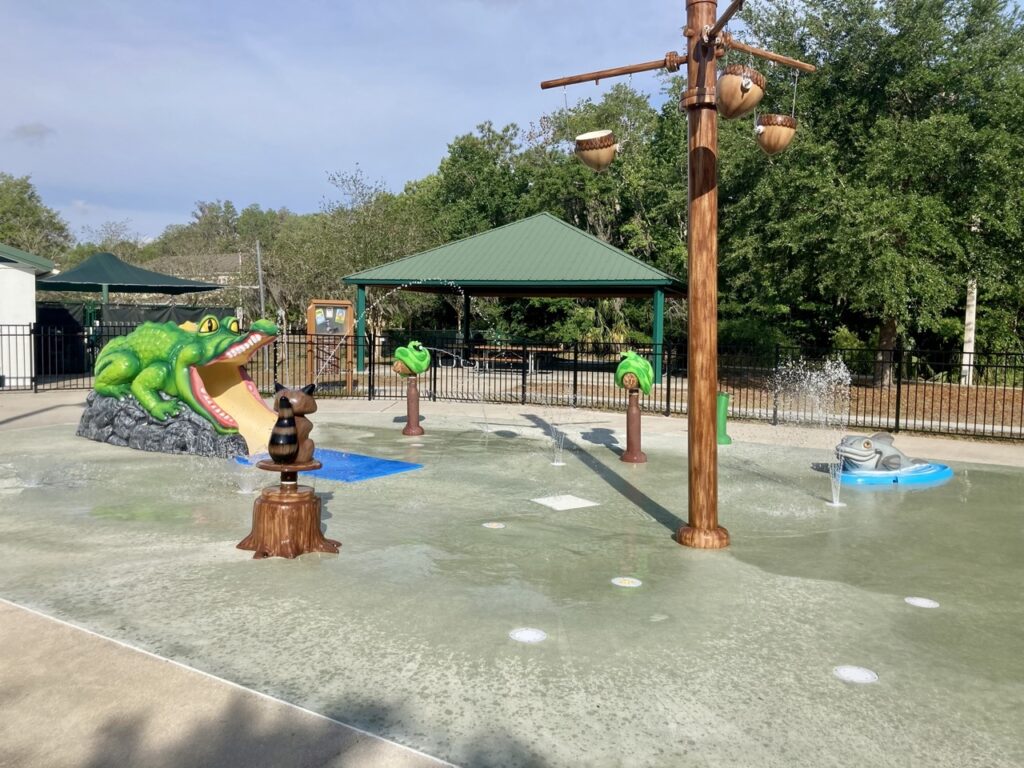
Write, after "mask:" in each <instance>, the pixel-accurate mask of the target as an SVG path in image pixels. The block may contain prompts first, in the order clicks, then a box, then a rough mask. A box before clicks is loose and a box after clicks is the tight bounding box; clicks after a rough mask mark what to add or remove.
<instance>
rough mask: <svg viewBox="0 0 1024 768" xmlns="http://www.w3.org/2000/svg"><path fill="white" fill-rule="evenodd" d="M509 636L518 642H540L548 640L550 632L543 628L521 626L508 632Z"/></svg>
mask: <svg viewBox="0 0 1024 768" xmlns="http://www.w3.org/2000/svg"><path fill="white" fill-rule="evenodd" d="M508 636H509V637H511V638H512V639H513V640H515V641H516V642H517V643H540V642H543V641H544V640H547V637H548V633H547V632H545V631H544V630H543V629H534V628H533V627H520V628H519V629H513V630H512V631H511V632H509V633H508Z"/></svg>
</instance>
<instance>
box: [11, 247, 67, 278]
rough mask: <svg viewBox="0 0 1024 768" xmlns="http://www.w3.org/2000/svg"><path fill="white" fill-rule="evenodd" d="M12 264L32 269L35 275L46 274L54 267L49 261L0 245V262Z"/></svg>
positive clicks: (18, 249)
mask: <svg viewBox="0 0 1024 768" xmlns="http://www.w3.org/2000/svg"><path fill="white" fill-rule="evenodd" d="M2 261H7V262H12V261H13V262H14V263H15V264H23V265H24V266H26V267H32V269H34V270H35V271H36V273H37V274H46V273H49V272H52V271H53V268H54V267H55V266H56V265H55V264H54V263H53V262H52V261H50V260H49V259H44V258H43V257H42V256H36V255H35V254H34V253H29V252H28V251H23V250H21V249H20V248H15V247H14V246H11V245H4V244H3V243H0V262H2Z"/></svg>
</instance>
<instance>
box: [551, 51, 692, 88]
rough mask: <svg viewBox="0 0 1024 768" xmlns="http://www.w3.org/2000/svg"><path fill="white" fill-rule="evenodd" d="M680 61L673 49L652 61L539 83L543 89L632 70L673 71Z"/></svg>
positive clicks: (614, 75)
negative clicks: (661, 57) (663, 56)
mask: <svg viewBox="0 0 1024 768" xmlns="http://www.w3.org/2000/svg"><path fill="white" fill-rule="evenodd" d="M681 63H682V61H681V59H680V58H679V54H678V53H676V52H675V51H669V52H668V53H666V54H665V58H663V59H655V60H654V61H645V62H643V63H642V64H629V65H627V66H625V67H612V68H611V69H599V70H597V71H596V72H587V73H586V74H582V75H571V76H569V77H558V78H555V79H554V80H545V81H544V82H542V83H541V84H540V87H541V88H543V89H547V88H558V87H559V86H562V85H575V84H576V83H589V82H590V81H591V80H593V81H594V82H595V83H596V82H598V81H600V80H604V79H606V78H609V77H620V76H622V75H631V74H633V73H634V72H650V71H652V70H655V69H667V70H668V71H669V72H675V71H676V70H677V69H679V65H680V64H681Z"/></svg>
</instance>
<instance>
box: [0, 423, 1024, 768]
mask: <svg viewBox="0 0 1024 768" xmlns="http://www.w3.org/2000/svg"><path fill="white" fill-rule="evenodd" d="M569 418H571V417H569ZM620 421H621V419H619V418H616V416H615V415H609V416H608V420H607V422H604V423H602V425H601V426H607V425H611V426H613V427H616V428H617V427H619V426H621V424H620ZM593 427H594V425H593V424H588V425H583V424H581V425H579V426H578V428H577V427H571V426H566V427H564V430H565V431H566V433H567V435H568V437H567V445H566V448H565V454H564V458H565V462H566V465H565V466H564V467H553V466H551V464H550V458H551V446H550V442H549V441H547V440H546V439H545V438H544V437H543V436H542V434H541V433H540V432H539V430H536V429H533V430H532V431H531V428H530V427H529V426H528V424H524V425H517V426H508V425H505V426H503V427H502V430H501V435H500V436H499V435H496V434H493V433H484V432H483V431H481V430H480V429H478V428H476V429H474V428H472V427H470V426H467V427H466V428H464V429H461V430H459V429H454V428H452V429H446V430H443V431H442V430H440V429H433V430H431V431H430V432H429V434H428V436H427V437H426V438H425V439H423V440H422V441H421V443H422V444H421V445H415V444H413V443H411V442H410V441H409V440H408V439H407V438H402V437H400V436H399V435H397V434H395V430H394V428H393V425H392V424H388V425H387V428H382V427H380V426H379V425H378V424H375V423H373V422H372V421H371V420H370V417H369V416H367V417H365V420H364V421H363V422H359V423H351V424H334V425H331V424H323V422H318V425H317V440H318V443H319V444H320V445H321V446H324V445H331V446H344V447H345V449H346V450H352V451H353V452H358V453H361V454H372V455H374V456H376V457H380V458H382V459H386V460H392V461H401V462H407V463H410V464H422V465H423V469H422V470H421V471H417V472H402V473H399V474H396V475H392V476H389V477H383V478H380V479H379V480H377V481H375V482H365V483H351V484H345V485H340V484H338V485H335V484H330V483H320V482H317V490H318V491H319V492H320V493H321V494H322V496H323V498H324V510H325V511H324V523H325V526H326V532H327V535H329V536H333V537H336V538H338V539H341V540H342V541H343V542H344V547H343V548H342V552H341V554H340V555H330V556H317V555H306V556H304V557H301V558H299V559H297V560H294V561H286V560H268V561H253V560H251V559H250V553H248V552H242V551H239V550H236V549H235V548H234V545H235V544H236V543H237V542H238V541H239V540H240V539H241V538H242V537H243V536H244V535H245V533H246V532H247V531H248V529H249V524H250V521H251V514H252V498H253V496H252V495H246V494H240V493H238V489H237V484H236V482H235V480H236V477H235V473H236V472H237V470H236V468H235V467H234V466H231V465H229V464H228V463H227V462H223V461H217V460H214V459H193V458H188V457H173V456H165V455H155V454H142V453H139V452H134V451H129V450H127V449H117V448H114V447H111V446H105V445H100V444H94V443H90V442H87V441H82V440H78V439H75V438H73V437H71V436H68V435H67V433H66V430H64V429H63V428H57V427H53V428H45V429H39V430H36V431H34V432H32V433H29V432H27V431H23V432H18V431H16V430H11V431H9V432H8V436H9V437H10V438H11V439H8V440H5V441H4V442H3V446H4V447H3V448H0V473H2V475H3V477H0V480H4V481H5V482H2V483H0V488H3V489H4V491H3V492H2V493H0V595H2V596H3V597H6V598H8V599H10V600H13V601H14V602H17V603H20V604H23V605H26V606H29V607H32V608H36V609H38V610H40V611H42V612H44V613H47V614H50V615H53V616H56V617H59V618H62V619H66V620H68V621H72V622H75V623H77V624H79V625H82V626H85V627H88V628H90V629H92V630H94V631H96V632H99V633H101V634H103V635H106V636H109V637H113V638H115V639H118V640H121V641H124V642H126V643H129V644H132V645H134V646H136V647H140V648H144V649H146V650H149V651H152V652H154V653H157V654H160V655H163V656H166V657H170V658H173V659H175V660H177V661H181V662H183V663H185V664H189V665H191V666H194V667H196V668H198V669H201V670H204V671H206V672H210V673H212V674H215V675H218V676H221V677H224V678H226V679H228V680H232V681H234V682H238V683H240V684H242V685H246V686H249V687H251V688H254V689H256V690H260V691H263V692H266V693H270V694H272V695H276V696H279V697H281V698H283V699H286V700H288V701H292V702H295V703H297V704H300V705H302V706H305V707H309V708H311V709H314V710H316V711H319V712H323V713H325V714H327V715H329V716H331V717H334V718H336V719H338V720H341V721H343V722H346V723H350V724H352V725H355V726H358V727H361V728H365V729H367V730H369V731H372V732H374V733H378V734H380V735H383V736H386V737H388V738H391V739H394V740H396V741H399V742H401V743H404V744H408V745H410V746H413V747H416V748H418V749H422V750H424V751H427V752H429V753H432V754H436V755H439V756H441V757H444V758H447V759H449V760H452V761H453V762H455V763H461V764H465V765H509V766H522V765H538V764H543V765H550V766H563V765H564V766H576V765H581V764H586V765H592V766H605V765H607V766H618V765H638V766H639V765H643V766H679V765H689V764H697V765H701V764H704V765H779V766H787V767H788V766H804V765H806V766H820V765H858V766H860V765H872V766H889V765H891V766H903V765H907V764H908V763H911V762H914V761H915V760H917V761H922V762H927V763H929V764H934V765H957V764H966V763H970V762H972V761H977V759H981V760H982V761H983V762H984V763H985V764H986V765H992V766H1011V765H1019V764H1021V763H1022V762H1024V753H1022V752H1024V750H1022V746H1021V743H1020V739H1019V734H1018V730H1019V728H1018V726H1019V722H1018V718H1017V717H1016V715H1015V713H1016V712H1019V711H1020V708H1021V707H1022V706H1024V690H1022V687H1021V683H1020V681H1021V679H1022V678H1024V664H1022V662H1021V659H1020V653H1019V643H1018V639H1017V638H1018V630H1019V627H1020V626H1021V624H1022V622H1024V615H1022V608H1021V601H1020V596H1019V585H1020V583H1021V582H1022V579H1024V573H1022V565H1021V563H1022V562H1024V528H1022V517H1021V512H1020V505H1019V499H1020V498H1021V497H1022V496H1024V480H1022V473H1021V472H1020V471H1019V470H1004V469H1000V468H997V467H978V466H971V465H957V466H956V467H955V470H956V475H955V477H954V478H953V480H951V481H950V483H948V484H947V485H946V486H943V487H942V488H941V489H932V490H928V491H911V492H905V493H900V494H879V493H877V492H875V493H872V492H867V491H864V492H858V490H857V489H849V490H847V489H844V492H843V497H842V498H843V501H844V502H846V503H847V504H848V506H847V507H846V508H843V509H829V508H826V507H825V506H824V501H825V500H826V498H827V497H828V494H829V489H828V483H827V477H825V478H823V477H822V475H821V474H820V473H815V472H812V471H810V470H808V468H807V467H808V465H809V463H810V462H811V461H813V460H815V459H817V458H820V457H821V452H817V453H815V452H814V451H808V450H801V449H781V450H779V449H774V448H773V449H771V450H769V449H767V448H765V447H763V446H754V445H746V444H735V445H733V446H731V447H730V448H729V450H728V451H724V450H723V451H722V452H721V454H720V456H721V466H720V510H721V511H720V514H721V520H722V523H723V524H724V525H726V526H728V527H729V529H730V532H731V534H732V537H733V538H732V541H733V544H732V547H731V548H730V549H729V550H726V551H724V552H718V553H709V552H698V551H694V550H688V549H684V548H682V547H679V546H678V545H676V544H674V543H673V542H672V541H671V540H670V538H669V534H670V528H671V527H672V526H673V525H675V524H676V523H677V522H678V520H676V519H675V517H676V516H677V515H682V514H683V502H682V501H681V499H685V495H686V494H685V492H686V488H685V484H686V473H685V461H686V459H685V439H684V438H682V437H679V436H674V437H671V438H670V437H660V436H645V443H644V449H645V451H646V452H647V453H648V456H649V462H648V464H645V465H624V464H622V463H621V462H619V461H618V456H617V454H616V453H615V452H614V451H612V450H611V449H610V448H609V447H608V446H607V445H598V444H594V443H589V442H587V441H586V440H585V439H581V437H580V433H581V432H586V431H588V430H591V429H592V428H593ZM259 475H260V476H262V477H261V483H262V484H264V485H269V484H271V482H268V480H270V481H272V480H273V478H272V477H271V476H269V475H267V473H259ZM23 476H24V477H30V478H31V480H32V482H31V483H30V486H31V487H24V486H25V483H24V482H22V478H23ZM12 477H14V478H17V480H16V482H14V483H8V482H6V481H7V480H10V478H12ZM562 495H566V496H568V495H572V496H576V497H579V498H582V499H587V500H589V501H592V502H594V503H595V505H594V506H589V507H582V508H574V509H564V510H555V509H550V508H547V507H544V506H542V505H540V504H537V503H536V502H534V501H533V499H536V498H542V497H552V496H562ZM968 512H969V514H966V513H968ZM487 522H501V523H504V524H506V527H505V528H501V529H492V528H486V527H484V525H483V524H484V523H487ZM954 532H955V533H954ZM979 552H984V557H980V556H979ZM615 578H625V579H630V580H631V581H630V582H629V583H631V584H632V583H633V581H632V580H635V581H639V582H640V585H639V586H637V587H635V588H632V589H625V588H622V587H621V586H617V585H616V584H614V583H612V581H611V580H612V579H615ZM906 595H925V596H927V597H928V598H930V599H932V600H934V601H936V602H937V603H939V604H940V607H938V608H935V609H933V610H922V609H920V608H916V607H914V606H912V605H909V604H907V603H906V602H905V601H904V598H905V596H906ZM522 628H529V629H533V630H538V631H540V632H543V633H544V638H543V640H542V641H539V642H517V641H516V640H515V639H513V638H512V637H511V636H510V633H512V632H514V631H516V630H517V629H522ZM530 637H531V638H534V637H536V638H539V637H540V635H539V634H531V635H530ZM979 637H983V638H984V640H985V641H984V643H979V642H978V641H977V639H978V638H979ZM843 666H856V667H864V668H866V669H870V670H872V671H873V672H874V673H875V674H877V676H878V681H877V682H875V683H873V684H871V685H866V686H854V685H851V684H849V683H844V682H843V681H842V680H839V679H838V678H836V677H835V675H834V674H833V670H834V669H836V668H837V667H843ZM809 724H813V727H809Z"/></svg>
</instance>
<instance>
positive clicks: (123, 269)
mask: <svg viewBox="0 0 1024 768" xmlns="http://www.w3.org/2000/svg"><path fill="white" fill-rule="evenodd" d="M223 287H224V286H222V285H216V284H214V283H201V282H199V281H198V280H186V279H184V278H181V277H174V276H173V275H164V274H161V273H160V272H153V271H151V270H148V269H142V268H141V267H134V266H132V265H131V264H126V263H125V262H123V261H121V260H120V259H119V258H117V256H115V255H114V254H112V253H96V254H93V255H92V256H90V257H89V258H88V259H86V260H85V261H83V262H82V263H81V264H79V265H78V266H77V267H72V268H71V269H69V270H68V271H67V272H61V273H59V274H56V275H50V276H49V277H44V278H40V279H38V280H36V289H37V290H40V291H85V292H89V293H100V292H102V293H103V295H104V297H105V296H106V295H107V293H108V292H109V293H167V294H172V295H175V296H176V295H178V294H182V293H198V292H200V291H216V290H217V289H218V288H223Z"/></svg>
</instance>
